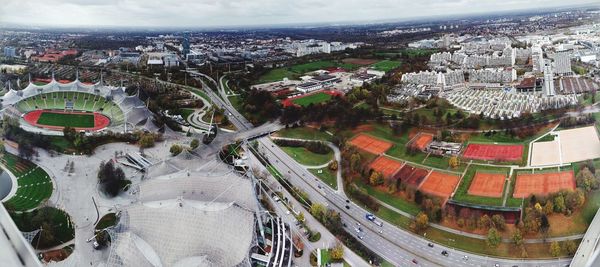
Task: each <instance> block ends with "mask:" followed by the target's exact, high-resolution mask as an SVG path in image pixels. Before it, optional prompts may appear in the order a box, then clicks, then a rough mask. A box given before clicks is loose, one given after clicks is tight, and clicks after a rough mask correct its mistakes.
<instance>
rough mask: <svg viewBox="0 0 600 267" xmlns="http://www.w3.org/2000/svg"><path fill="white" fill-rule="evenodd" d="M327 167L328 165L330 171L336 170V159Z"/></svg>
mask: <svg viewBox="0 0 600 267" xmlns="http://www.w3.org/2000/svg"><path fill="white" fill-rule="evenodd" d="M327 167H329V169H330V170H332V171H337V169H338V161H337V160H332V161H331V162H330V163H329V165H328V166H327Z"/></svg>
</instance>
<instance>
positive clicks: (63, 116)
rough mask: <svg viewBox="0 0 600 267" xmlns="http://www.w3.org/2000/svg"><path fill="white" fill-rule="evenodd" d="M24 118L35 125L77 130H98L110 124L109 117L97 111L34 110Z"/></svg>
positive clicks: (52, 128) (46, 127) (51, 128)
mask: <svg viewBox="0 0 600 267" xmlns="http://www.w3.org/2000/svg"><path fill="white" fill-rule="evenodd" d="M23 119H24V120H25V121H26V122H27V123H29V124H31V125H33V126H37V127H40V128H45V129H50V130H62V129H63V128H64V127H67V126H69V127H73V128H75V129H77V130H91V131H97V130H100V129H103V128H106V127H107V126H108V125H109V124H110V119H109V118H108V117H106V116H104V115H102V114H100V113H97V112H94V113H90V112H64V111H49V110H34V111H31V112H29V113H27V114H25V115H24V116H23Z"/></svg>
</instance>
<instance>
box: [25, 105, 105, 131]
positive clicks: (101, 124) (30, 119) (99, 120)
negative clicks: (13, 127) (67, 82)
mask: <svg viewBox="0 0 600 267" xmlns="http://www.w3.org/2000/svg"><path fill="white" fill-rule="evenodd" d="M42 113H58V114H88V115H89V114H90V113H89V112H77V111H74V112H64V111H55V110H52V111H50V110H39V109H38V110H34V111H31V112H28V113H27V114H25V115H23V119H24V120H25V121H26V122H27V123H29V124H31V125H33V126H36V127H40V128H44V129H48V130H55V131H61V130H62V129H63V128H64V127H61V126H50V125H44V124H38V123H37V121H38V119H39V118H40V116H42ZM93 114H94V127H92V128H81V127H76V128H75V130H78V131H99V130H102V129H104V128H106V127H107V126H108V125H109V124H110V119H109V118H108V117H106V116H104V115H102V114H100V113H98V112H94V113H93Z"/></svg>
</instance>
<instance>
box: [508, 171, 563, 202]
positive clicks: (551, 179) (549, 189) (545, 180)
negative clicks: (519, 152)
mask: <svg viewBox="0 0 600 267" xmlns="http://www.w3.org/2000/svg"><path fill="white" fill-rule="evenodd" d="M562 189H575V175H574V174H573V171H562V172H544V173H525V174H518V175H517V181H516V183H515V191H514V193H513V197H515V198H524V197H528V196H530V195H532V194H533V195H539V196H545V195H548V194H549V193H555V192H558V191H560V190H562Z"/></svg>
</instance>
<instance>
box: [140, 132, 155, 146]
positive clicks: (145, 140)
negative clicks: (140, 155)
mask: <svg viewBox="0 0 600 267" xmlns="http://www.w3.org/2000/svg"><path fill="white" fill-rule="evenodd" d="M155 141H156V140H155V138H154V135H153V134H149V133H148V134H142V136H141V137H140V141H139V144H140V147H141V148H148V147H153V146H154V142H155Z"/></svg>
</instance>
